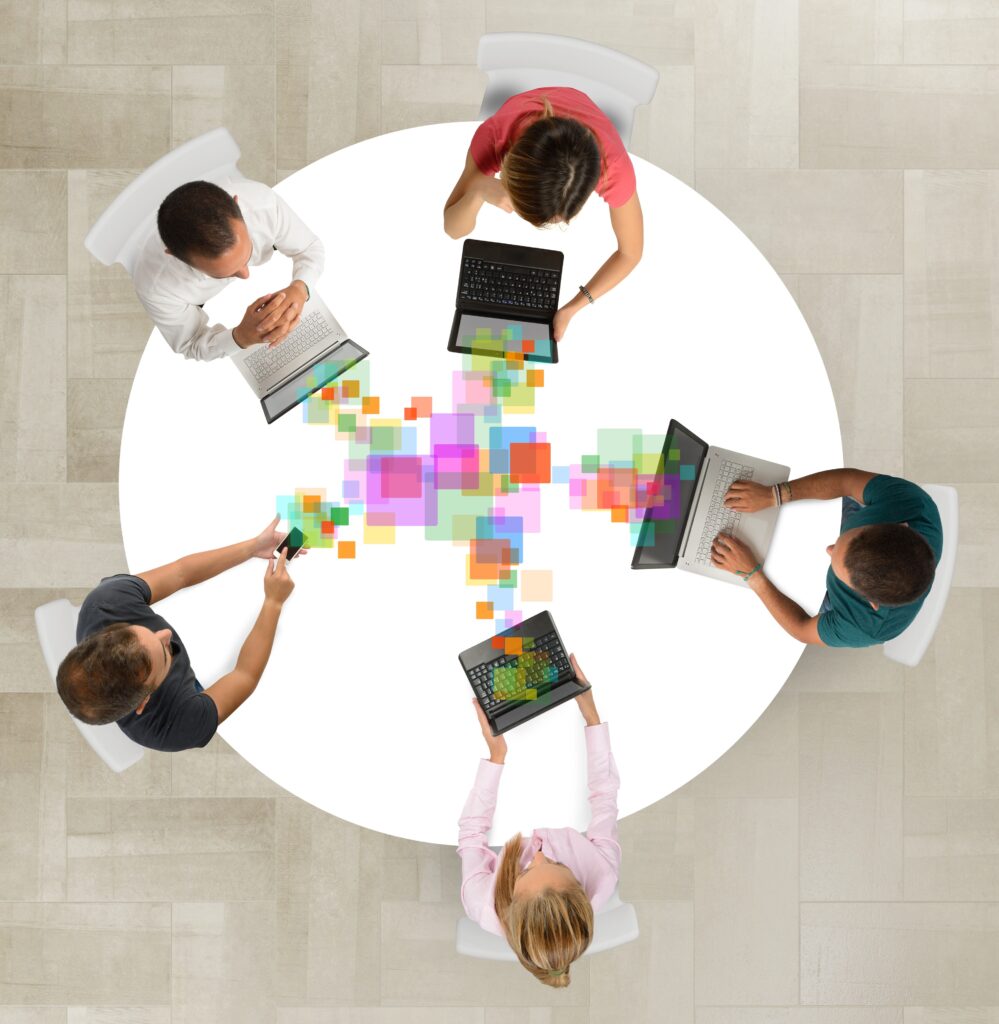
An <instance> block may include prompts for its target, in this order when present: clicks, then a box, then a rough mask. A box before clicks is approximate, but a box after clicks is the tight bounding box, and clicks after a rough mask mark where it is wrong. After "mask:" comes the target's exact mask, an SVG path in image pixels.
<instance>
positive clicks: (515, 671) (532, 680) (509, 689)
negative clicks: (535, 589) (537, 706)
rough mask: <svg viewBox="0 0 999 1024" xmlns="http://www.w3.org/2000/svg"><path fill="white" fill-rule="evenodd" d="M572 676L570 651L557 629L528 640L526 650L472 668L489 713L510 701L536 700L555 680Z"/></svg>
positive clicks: (472, 678) (473, 680)
mask: <svg viewBox="0 0 999 1024" xmlns="http://www.w3.org/2000/svg"><path fill="white" fill-rule="evenodd" d="M571 677H572V668H571V666H570V665H569V658H568V655H567V654H566V653H565V649H564V648H563V647H562V645H561V644H560V643H559V639H558V636H557V635H556V634H555V633H549V634H547V636H542V637H537V638H536V639H535V640H533V641H531V640H530V639H527V640H525V641H524V652H523V654H501V655H500V656H499V657H497V658H494V659H493V660H492V661H489V662H486V664H484V665H476V666H475V668H473V669H469V671H468V679H469V682H470V683H471V684H472V688H473V689H474V690H475V696H476V697H478V699H479V703H480V704H481V705H482V709H483V710H484V711H485V712H486V713H487V714H489V713H490V712H492V713H494V714H495V713H496V712H497V711H499V710H500V707H499V706H500V705H501V704H503V703H506V702H510V701H525V700H536V699H537V698H538V696H539V695H540V694H542V693H544V692H547V691H548V690H549V689H551V687H552V686H553V685H554V684H555V683H560V682H563V681H565V680H566V679H570V678H571Z"/></svg>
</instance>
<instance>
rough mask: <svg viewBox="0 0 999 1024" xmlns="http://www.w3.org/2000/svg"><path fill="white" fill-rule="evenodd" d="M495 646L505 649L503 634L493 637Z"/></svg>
mask: <svg viewBox="0 0 999 1024" xmlns="http://www.w3.org/2000/svg"><path fill="white" fill-rule="evenodd" d="M493 647H496V648H498V649H499V650H501V651H502V650H503V637H501V636H494V637H493Z"/></svg>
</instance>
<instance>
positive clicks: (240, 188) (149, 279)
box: [132, 180, 326, 359]
mask: <svg viewBox="0 0 999 1024" xmlns="http://www.w3.org/2000/svg"><path fill="white" fill-rule="evenodd" d="M218 184H219V185H220V186H221V187H222V188H224V189H225V190H226V191H227V192H228V193H229V194H230V195H234V196H238V199H239V209H240V212H241V213H242V214H243V221H244V222H245V224H246V228H247V231H248V232H249V235H250V241H251V242H252V243H253V253H252V255H251V256H250V261H249V265H250V266H251V267H257V266H260V264H262V263H266V262H267V261H268V260H269V259H270V258H271V256H273V255H274V250H275V249H277V251H278V252H280V253H283V254H284V255H285V256H290V257H291V259H292V261H293V264H294V265H293V269H292V276H291V279H290V280H298V281H303V282H304V283H305V284H306V286H307V287H308V289H309V291H310V292H312V290H313V289H314V288H315V286H316V282H317V281H318V280H319V276H320V274H322V272H323V261H324V258H325V255H326V252H325V250H324V248H323V243H322V242H320V241H319V239H318V238H317V237H316V236H315V235H314V234H313V233H312V232H311V231H310V230H309V229H308V228H307V227H306V226H305V224H303V223H302V221H301V220H300V219H299V217H298V215H297V214H296V213H295V212H294V211H293V210H292V209H291V207H290V206H289V205H288V204H287V203H286V202H285V201H284V200H283V199H282V198H281V197H280V196H279V195H278V194H277V193H276V192H274V190H273V189H270V188H268V187H267V186H266V185H263V184H261V183H260V182H259V181H231V180H229V181H221V182H219V183H218ZM165 250H166V246H165V245H164V244H163V240H162V239H161V238H160V233H159V231H157V230H156V229H155V228H154V229H153V232H152V234H151V235H150V236H149V239H148V240H147V241H146V244H145V245H144V246H143V248H142V251H141V252H140V254H139V258H138V259H137V260H136V263H135V271H134V273H133V274H132V283H133V284H134V285H135V290H136V293H137V294H138V296H139V301H140V302H141V303H142V305H143V306H145V308H146V312H147V313H148V314H149V315H150V316H151V317H152V319H153V321H154V323H155V324H156V326H157V327H158V328H159V330H160V334H162V335H163V337H164V338H166V340H167V344H168V345H169V346H170V347H171V348H172V349H173V350H174V352H179V353H180V354H181V355H183V356H184V357H186V358H187V359H218V358H219V357H220V356H227V355H232V354H233V353H234V352H239V351H240V347H239V345H237V344H236V341H235V339H234V338H233V336H232V330H231V329H230V328H228V327H223V326H222V324H210V323H209V322H208V316H207V314H206V313H205V311H204V310H203V309H200V308H199V307H200V306H202V305H204V303H205V302H207V301H208V300H209V299H210V298H212V297H213V296H215V295H218V293H219V292H220V291H222V289H223V288H225V286H226V285H227V284H228V283H229V280H230V279H229V278H222V279H221V280H220V279H219V278H216V277H209V276H208V275H207V274H203V273H201V271H200V270H195V269H194V267H191V266H189V265H188V264H186V263H184V262H183V260H179V259H177V257H176V256H171V255H170V254H169V253H167V252H166V251H165Z"/></svg>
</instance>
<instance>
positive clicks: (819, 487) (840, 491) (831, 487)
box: [781, 469, 872, 501]
mask: <svg viewBox="0 0 999 1024" xmlns="http://www.w3.org/2000/svg"><path fill="white" fill-rule="evenodd" d="M871 476H872V474H871V473H868V472H865V471H864V470H862V469H824V470H822V472H821V473H811V474H809V475H808V476H802V477H799V478H798V479H797V480H792V481H790V484H781V497H782V499H783V500H784V501H807V500H817V501H830V500H832V499H834V498H847V497H852V498H856V499H857V501H861V500H862V499H863V494H864V487H865V485H866V484H867V481H868V480H870V478H871Z"/></svg>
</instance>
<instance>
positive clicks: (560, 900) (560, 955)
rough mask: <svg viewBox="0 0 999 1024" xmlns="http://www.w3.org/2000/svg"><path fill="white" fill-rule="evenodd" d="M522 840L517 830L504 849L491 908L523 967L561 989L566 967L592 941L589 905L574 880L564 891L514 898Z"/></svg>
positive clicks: (565, 975) (542, 981) (591, 914)
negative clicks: (494, 911) (493, 909)
mask: <svg viewBox="0 0 999 1024" xmlns="http://www.w3.org/2000/svg"><path fill="white" fill-rule="evenodd" d="M522 842H523V839H522V837H521V836H520V834H519V833H518V834H517V835H515V836H514V837H513V838H512V839H510V840H509V841H508V842H507V844H506V846H505V847H504V848H503V854H502V859H501V860H500V863H499V867H498V869H497V872H496V887H495V889H494V891H493V907H494V908H495V910H496V916H497V917H498V918H499V919H500V924H501V925H502V926H503V932H504V934H505V935H506V940H507V942H509V943H510V948H511V949H512V950H513V951H514V953H516V954H517V959H518V960H519V961H520V962H521V965H522V966H523V967H525V968H527V970H529V971H530V972H531V974H533V975H534V977H535V978H537V979H538V981H540V982H541V983H542V984H544V985H551V987H552V988H565V987H566V986H567V985H568V984H569V981H570V978H569V966H570V965H571V964H572V962H573V961H574V960H576V959H578V958H579V957H581V956H582V955H583V953H584V952H585V951H586V947H587V946H589V944H590V942H591V941H592V940H593V905H592V904H591V903H590V900H589V897H588V896H587V895H586V891H585V890H584V889H583V887H582V886H581V885H580V884H579V881H578V880H577V879H576V878H573V880H572V884H571V885H569V886H568V887H567V888H565V889H544V890H542V891H541V892H539V893H538V894H537V895H536V896H531V897H529V898H527V899H517V898H516V897H515V896H514V894H513V887H514V885H515V884H516V882H517V877H518V875H519V874H520V849H521V844H522Z"/></svg>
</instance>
